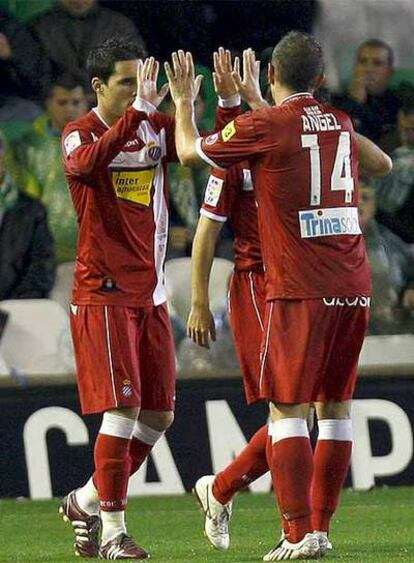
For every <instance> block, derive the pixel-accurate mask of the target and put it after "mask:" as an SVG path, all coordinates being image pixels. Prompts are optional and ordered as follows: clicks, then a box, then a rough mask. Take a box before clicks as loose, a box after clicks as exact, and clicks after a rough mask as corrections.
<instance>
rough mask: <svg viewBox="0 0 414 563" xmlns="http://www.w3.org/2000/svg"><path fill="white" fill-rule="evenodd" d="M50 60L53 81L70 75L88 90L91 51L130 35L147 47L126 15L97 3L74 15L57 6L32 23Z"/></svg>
mask: <svg viewBox="0 0 414 563" xmlns="http://www.w3.org/2000/svg"><path fill="white" fill-rule="evenodd" d="M32 27H33V30H34V34H35V36H36V37H37V38H38V39H39V41H40V43H41V45H42V47H43V49H44V52H45V54H46V56H47V58H48V60H49V63H50V69H51V76H52V79H53V78H56V77H57V76H60V75H62V74H64V73H69V74H71V75H72V76H73V77H74V78H75V79H76V80H78V81H79V83H80V84H82V85H83V87H84V88H85V90H87V91H90V81H89V78H88V75H87V72H86V69H85V62H86V58H87V55H88V53H89V51H90V50H91V48H93V47H94V46H95V45H97V44H98V43H101V42H102V41H104V40H105V39H107V38H108V37H111V36H113V35H116V34H121V35H125V36H126V35H127V36H130V37H132V38H133V39H135V40H136V42H137V43H138V44H139V45H141V46H142V48H145V45H144V42H143V39H142V37H141V35H140V34H139V33H138V31H137V29H136V28H135V26H134V24H133V23H132V21H131V20H130V19H129V18H127V17H126V16H124V15H122V14H120V13H118V12H114V11H113V10H109V9H108V8H103V7H102V6H99V4H97V5H96V6H94V7H93V8H92V9H91V10H90V11H89V12H88V13H87V14H85V15H83V16H75V15H72V14H70V13H69V12H68V11H66V10H65V9H64V7H63V6H61V5H59V4H57V5H56V6H55V7H54V8H53V9H52V10H51V11H50V12H47V13H46V14H43V15H42V16H40V17H39V18H38V19H37V20H35V21H34V22H33V24H32Z"/></svg>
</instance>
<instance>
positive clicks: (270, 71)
mask: <svg viewBox="0 0 414 563" xmlns="http://www.w3.org/2000/svg"><path fill="white" fill-rule="evenodd" d="M267 80H268V82H269V84H274V83H275V67H274V66H273V65H272V63H269V64H268V66H267Z"/></svg>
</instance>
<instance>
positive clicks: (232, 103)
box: [218, 94, 241, 108]
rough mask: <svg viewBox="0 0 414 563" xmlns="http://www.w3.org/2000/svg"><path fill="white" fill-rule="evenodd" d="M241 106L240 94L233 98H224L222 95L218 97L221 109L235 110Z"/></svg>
mask: <svg viewBox="0 0 414 563" xmlns="http://www.w3.org/2000/svg"><path fill="white" fill-rule="evenodd" d="M240 104H241V97H240V94H233V95H232V96H227V97H225V98H222V97H221V96H220V95H219V97H218V105H219V106H220V107H221V108H233V107H236V106H239V105H240Z"/></svg>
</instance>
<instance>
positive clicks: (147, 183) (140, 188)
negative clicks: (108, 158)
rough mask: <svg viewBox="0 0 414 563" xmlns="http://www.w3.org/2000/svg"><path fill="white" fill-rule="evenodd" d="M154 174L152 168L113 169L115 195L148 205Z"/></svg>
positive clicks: (149, 203)
mask: <svg viewBox="0 0 414 563" xmlns="http://www.w3.org/2000/svg"><path fill="white" fill-rule="evenodd" d="M154 174H155V169H154V168H148V169H146V170H117V171H113V172H112V185H113V187H114V190H115V193H116V195H117V197H119V198H120V199H126V200H127V201H132V202H134V203H140V204H141V205H145V206H146V207H149V206H150V205H151V191H152V183H153V180H154Z"/></svg>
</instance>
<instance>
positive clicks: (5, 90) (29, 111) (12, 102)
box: [0, 11, 47, 121]
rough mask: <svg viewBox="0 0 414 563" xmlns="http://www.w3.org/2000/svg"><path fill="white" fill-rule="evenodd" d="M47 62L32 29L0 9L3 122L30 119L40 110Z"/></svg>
mask: <svg viewBox="0 0 414 563" xmlns="http://www.w3.org/2000/svg"><path fill="white" fill-rule="evenodd" d="M46 71H47V63H46V61H44V60H43V59H42V52H41V48H40V46H39V45H38V44H37V43H36V41H35V40H34V38H33V37H32V35H31V34H30V33H29V31H28V30H27V29H26V28H25V27H24V26H23V25H22V24H20V23H18V22H17V21H15V20H14V19H12V18H11V17H10V16H9V15H8V14H6V13H5V12H1V11H0V76H1V80H0V121H8V120H21V121H26V120H27V121H30V120H32V119H34V118H35V117H36V116H37V115H39V113H40V111H41V110H40V107H39V106H38V105H37V104H36V103H34V102H33V101H31V100H30V99H35V98H36V97H37V96H39V95H40V92H41V88H42V84H43V80H44V79H45V76H46Z"/></svg>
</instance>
